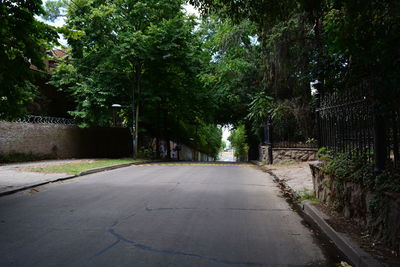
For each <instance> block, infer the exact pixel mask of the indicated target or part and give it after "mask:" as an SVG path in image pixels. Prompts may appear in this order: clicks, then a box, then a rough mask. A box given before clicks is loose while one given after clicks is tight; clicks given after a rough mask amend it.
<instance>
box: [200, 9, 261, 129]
mask: <svg viewBox="0 0 400 267" xmlns="http://www.w3.org/2000/svg"><path fill="white" fill-rule="evenodd" d="M197 34H198V36H199V38H200V40H201V41H202V42H203V47H204V49H205V51H206V52H207V56H208V58H207V65H206V66H205V68H204V69H203V71H202V72H201V74H200V79H201V82H202V83H203V84H204V87H205V88H208V89H209V90H210V91H212V92H213V98H212V99H210V101H212V102H213V103H215V106H216V110H217V111H218V112H217V113H216V115H215V116H216V119H217V121H218V123H221V124H226V123H237V122H238V121H240V120H242V119H243V118H244V117H245V116H246V115H247V113H248V105H249V103H250V102H251V100H252V98H253V94H254V93H255V92H258V91H260V89H261V83H260V80H261V78H262V76H260V65H261V55H260V46H259V44H258V41H256V40H257V38H258V37H257V31H256V28H255V26H254V24H253V23H251V22H250V21H248V20H244V21H242V22H241V23H239V24H237V25H235V24H233V22H232V21H231V20H221V19H219V18H218V17H216V16H208V17H205V18H203V20H202V23H201V24H200V27H199V29H198V32H197Z"/></svg>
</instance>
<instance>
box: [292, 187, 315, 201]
mask: <svg viewBox="0 0 400 267" xmlns="http://www.w3.org/2000/svg"><path fill="white" fill-rule="evenodd" d="M297 197H298V200H299V201H300V202H301V201H303V200H309V201H311V202H312V203H319V202H320V200H319V199H318V198H316V197H315V194H314V192H312V191H310V190H307V189H305V190H304V191H301V192H298V193H297Z"/></svg>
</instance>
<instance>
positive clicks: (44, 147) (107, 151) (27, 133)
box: [0, 122, 132, 158]
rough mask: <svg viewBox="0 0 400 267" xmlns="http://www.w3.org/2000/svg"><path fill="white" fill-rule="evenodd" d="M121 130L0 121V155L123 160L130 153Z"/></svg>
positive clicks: (128, 138)
mask: <svg viewBox="0 0 400 267" xmlns="http://www.w3.org/2000/svg"><path fill="white" fill-rule="evenodd" d="M131 150H132V149H131V135H130V132H129V130H128V129H125V128H90V129H81V128H79V127H77V126H72V125H62V124H41V123H16V122H0V154H8V153H33V154H35V155H40V156H46V157H49V158H84V157H124V156H129V155H130V153H131Z"/></svg>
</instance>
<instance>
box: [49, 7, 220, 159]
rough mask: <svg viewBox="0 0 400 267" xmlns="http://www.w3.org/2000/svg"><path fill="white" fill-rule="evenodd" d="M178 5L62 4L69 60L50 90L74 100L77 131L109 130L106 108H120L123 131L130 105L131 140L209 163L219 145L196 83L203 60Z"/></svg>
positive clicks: (204, 90)
mask: <svg viewBox="0 0 400 267" xmlns="http://www.w3.org/2000/svg"><path fill="white" fill-rule="evenodd" d="M182 3H183V1H181V0H168V1H158V0H157V1H156V0H151V1H141V0H118V1H111V0H108V1H103V0H93V1H83V0H76V1H70V2H69V4H68V7H67V13H66V15H67V24H66V25H65V26H64V27H63V29H62V31H63V32H64V34H65V35H66V37H67V39H68V43H69V44H70V47H71V50H70V55H71V57H70V58H69V59H67V61H66V62H64V64H60V65H59V66H58V67H57V69H56V71H55V73H54V75H53V78H52V82H51V83H52V84H53V85H54V86H56V87H58V88H59V89H60V90H62V91H65V92H68V93H70V94H71V95H72V96H73V97H74V99H75V102H76V107H75V110H72V111H70V114H71V115H73V116H74V117H75V118H76V119H77V120H78V121H79V122H80V126H82V127H89V126H92V125H102V126H109V125H111V124H112V121H113V120H112V114H113V111H112V108H111V106H112V104H114V103H118V104H121V105H123V108H122V110H120V111H118V112H117V114H118V116H120V117H121V120H122V121H123V122H124V124H125V125H128V126H131V125H132V108H131V105H132V98H133V97H134V104H135V107H137V109H136V110H135V112H136V114H137V116H138V121H137V123H138V130H139V138H140V136H143V135H147V136H155V137H157V138H158V139H159V140H161V139H164V140H175V141H179V142H183V143H185V142H186V144H189V143H190V144H189V145H191V146H192V147H193V148H195V149H199V150H201V151H202V152H205V153H208V154H212V155H216V153H217V151H218V150H219V148H220V139H221V138H220V130H218V128H217V126H215V125H216V119H215V117H214V116H215V114H217V113H216V112H215V109H216V105H215V103H214V102H213V101H212V99H213V98H214V97H213V92H212V91H211V88H210V87H206V86H204V87H203V86H202V83H201V82H200V79H199V78H198V74H199V73H200V72H201V70H202V69H203V68H204V66H205V65H206V64H208V60H209V58H208V57H207V54H206V53H205V52H204V51H203V49H202V46H201V42H200V37H199V35H198V34H197V33H196V31H195V28H194V27H195V24H196V23H195V21H194V19H193V18H191V17H187V16H186V15H185V14H184V13H183V12H182V9H181V5H182ZM53 13H54V12H53ZM110 18H112V19H110ZM210 99H211V101H210ZM191 138H192V139H193V140H194V141H191Z"/></svg>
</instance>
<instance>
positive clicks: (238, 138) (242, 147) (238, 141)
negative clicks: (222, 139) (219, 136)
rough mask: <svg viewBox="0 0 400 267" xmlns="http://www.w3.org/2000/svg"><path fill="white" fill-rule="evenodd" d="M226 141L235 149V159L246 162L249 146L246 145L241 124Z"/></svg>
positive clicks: (244, 130) (244, 131) (244, 133)
mask: <svg viewBox="0 0 400 267" xmlns="http://www.w3.org/2000/svg"><path fill="white" fill-rule="evenodd" d="M228 140H229V142H231V145H232V147H233V148H234V149H235V157H236V158H237V159H238V160H240V161H246V160H247V153H248V152H249V146H248V144H247V135H246V129H245V127H244V125H243V124H241V125H239V126H238V127H237V128H236V129H234V130H233V131H232V133H231V135H230V136H229V137H228Z"/></svg>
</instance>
